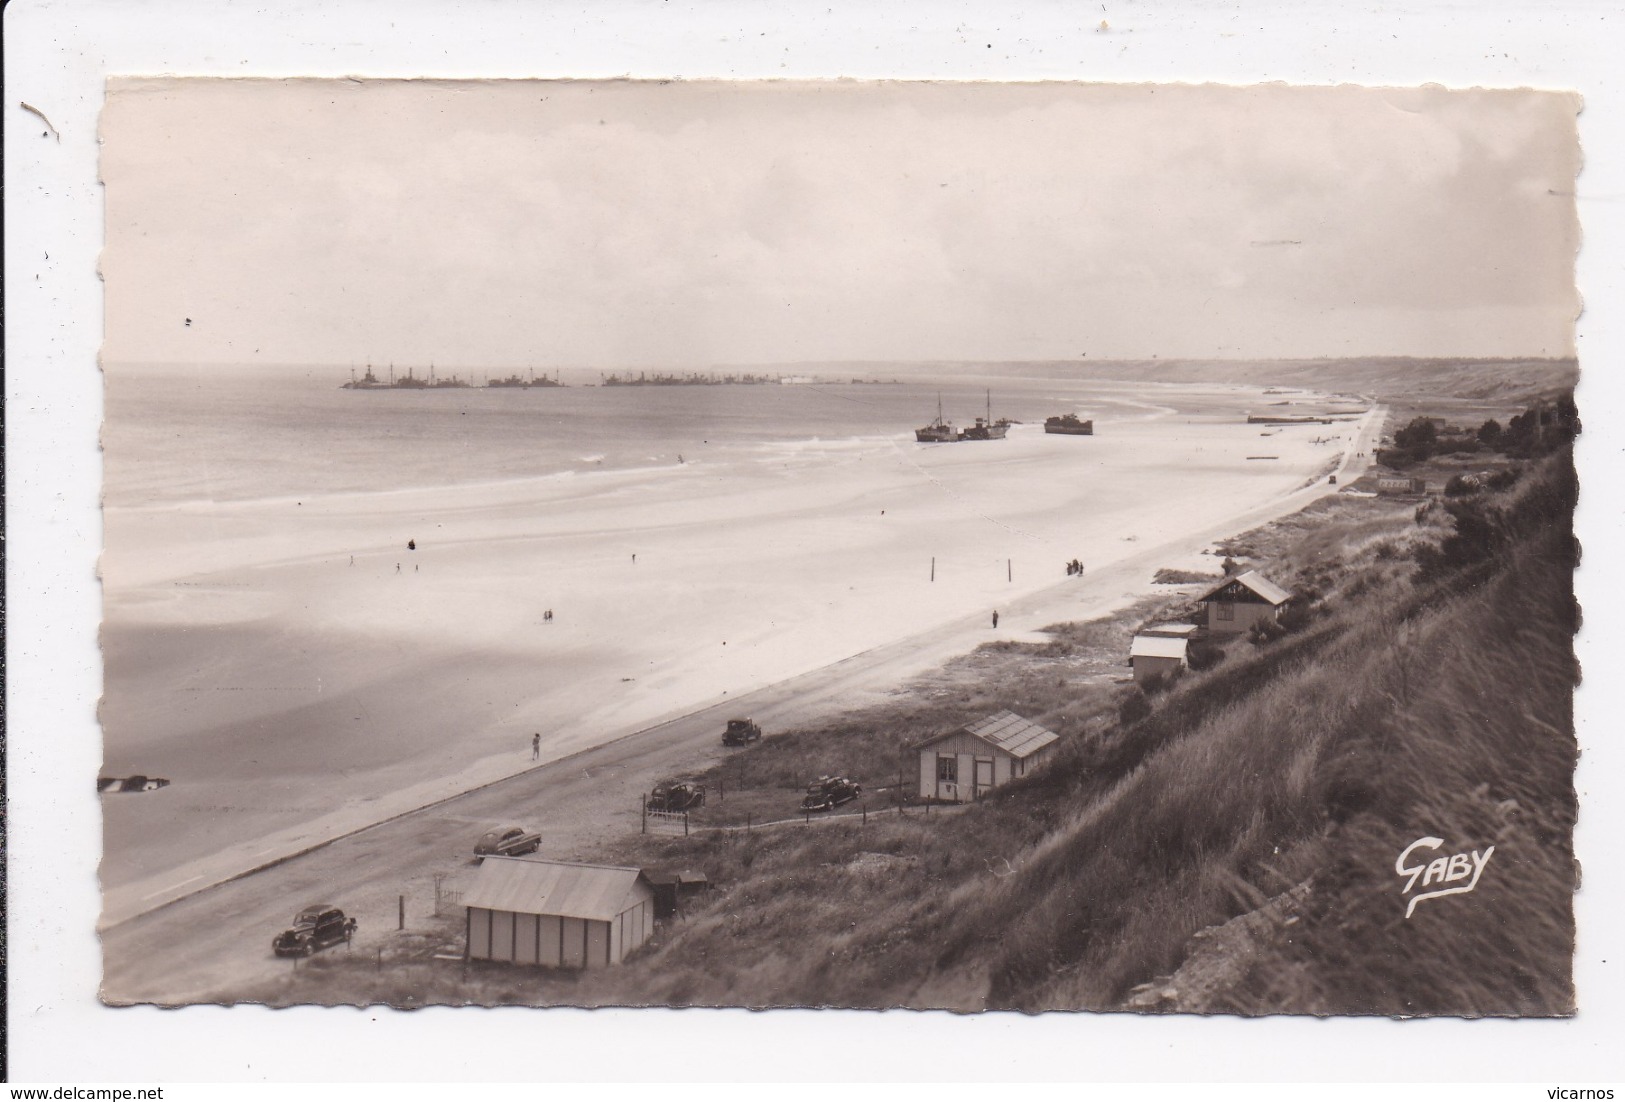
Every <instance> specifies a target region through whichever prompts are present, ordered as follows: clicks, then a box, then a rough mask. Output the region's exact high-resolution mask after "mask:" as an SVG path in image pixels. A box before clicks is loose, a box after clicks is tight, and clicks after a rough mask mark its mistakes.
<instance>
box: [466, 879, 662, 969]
mask: <svg viewBox="0 0 1625 1102" xmlns="http://www.w3.org/2000/svg"><path fill="white" fill-rule="evenodd" d="M654 897H655V893H654V886H653V885H652V884H650V883H649V879H648V877H646V876H644V875H643V873H642V871H641V870H639V869H628V868H619V867H615V866H611V865H581V864H573V863H570V862H567V861H539V860H535V859H533V858H526V857H487V858H486V859H485V862H484V863H483V864H482V865H480V871H479V873H478V874H477V876H476V877H475V880H474V883H473V885H472V886H471V887H469V889H468V890H467V891H465V892H464V893H463V906H465V907H467V908H468V942H467V944H468V958H469V959H470V960H501V961H509V962H511V963H514V964H539V965H542V966H543V967H548V968H603V967H606V966H608V965H611V964H619V963H620V962H621V961H623V960H625V959H626V957H627V955H628V954H629V953H631V952H632V951H633V950H634V949H636V948H638V946H640V945H642V944H643V943H644V942H646V941H648V940H649V938H650V936H652V935H653V933H654V925H655V901H654Z"/></svg>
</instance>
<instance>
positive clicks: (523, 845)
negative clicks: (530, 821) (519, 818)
mask: <svg viewBox="0 0 1625 1102" xmlns="http://www.w3.org/2000/svg"><path fill="white" fill-rule="evenodd" d="M541 847H542V836H541V835H540V834H537V833H535V832H534V831H529V830H526V829H525V828H524V827H521V826H510V827H499V828H498V829H496V830H488V831H486V832H485V833H484V834H482V835H480V840H479V841H478V842H475V843H474V856H475V857H489V856H491V855H492V854H496V855H498V856H501V857H517V856H519V855H520V854H522V853H535V852H536V851H537V850H538V849H540V848H541Z"/></svg>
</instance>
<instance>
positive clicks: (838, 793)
mask: <svg viewBox="0 0 1625 1102" xmlns="http://www.w3.org/2000/svg"><path fill="white" fill-rule="evenodd" d="M862 792H863V786H862V785H861V784H858V783H857V782H856V781H852V780H848V779H847V778H845V777H819V778H818V779H817V780H816V781H813V783H811V784H809V785H808V786H807V794H806V795H805V796H803V797H802V799H801V810H803V811H829V810H831V809H833V808H836V807H839V806H840V805H841V804H844V803H847V802H848V801H851V800H855V799H857V798H858V796H859V795H861V794H862Z"/></svg>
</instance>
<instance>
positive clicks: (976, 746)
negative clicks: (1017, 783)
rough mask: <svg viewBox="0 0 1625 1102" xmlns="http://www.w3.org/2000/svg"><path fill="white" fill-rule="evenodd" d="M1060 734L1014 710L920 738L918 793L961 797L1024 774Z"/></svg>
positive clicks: (966, 798)
mask: <svg viewBox="0 0 1625 1102" xmlns="http://www.w3.org/2000/svg"><path fill="white" fill-rule="evenodd" d="M1060 737H1061V736H1059V735H1057V734H1056V733H1055V732H1054V731H1049V730H1046V729H1044V728H1043V727H1040V726H1039V725H1038V724H1036V723H1033V722H1032V721H1031V720H1026V719H1023V718H1022V717H1021V716H1018V715H1016V714H1015V713H1014V712H1009V711H1004V712H996V713H994V714H993V715H990V716H988V717H987V718H985V719H982V720H979V721H977V722H976V723H970V724H967V725H965V726H964V727H959V728H956V729H955V730H952V731H949V732H948V733H946V734H942V735H936V736H934V737H932V738H929V739H926V740H925V741H924V742H922V743H920V744H919V745H918V747H917V748H916V749H917V750H918V752H919V757H920V778H919V780H920V796H921V797H922V798H924V799H938V800H952V801H954V802H955V803H966V802H969V801H971V800H975V799H979V798H980V797H982V796H984V795H986V794H987V793H988V792H990V791H992V790H993V789H994V788H997V787H998V786H999V785H1001V784H1004V783H1006V782H1008V781H1010V780H1012V779H1014V778H1016V777H1024V776H1026V775H1027V773H1028V772H1029V771H1030V770H1031V769H1032V768H1033V766H1034V765H1036V764H1037V763H1038V761H1039V760H1040V759H1042V758H1043V756H1044V755H1045V754H1047V753H1049V751H1050V750H1052V749H1053V748H1054V746H1055V743H1056V742H1057V741H1058V740H1059V739H1060Z"/></svg>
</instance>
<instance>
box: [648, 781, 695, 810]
mask: <svg viewBox="0 0 1625 1102" xmlns="http://www.w3.org/2000/svg"><path fill="white" fill-rule="evenodd" d="M644 806H645V807H647V808H648V809H649V810H650V811H687V810H689V809H690V808H695V807H704V806H705V785H703V784H696V783H695V782H693V781H676V780H673V781H661V782H660V783H659V784H657V785H655V786H654V789H653V790H652V791H651V792H650V793H649V796H648V798H647V799H646V800H645V801H644Z"/></svg>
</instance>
